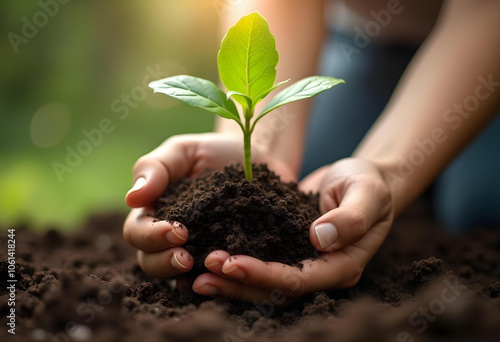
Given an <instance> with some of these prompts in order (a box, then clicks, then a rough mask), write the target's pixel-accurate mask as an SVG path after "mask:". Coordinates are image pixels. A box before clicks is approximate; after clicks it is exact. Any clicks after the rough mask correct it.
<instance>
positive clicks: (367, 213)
mask: <svg viewBox="0 0 500 342" xmlns="http://www.w3.org/2000/svg"><path fill="white" fill-rule="evenodd" d="M323 195H324V196H328V197H332V194H323ZM322 200H323V201H324V202H330V203H334V201H332V200H331V199H330V200H328V199H322ZM331 207H332V206H330V208H331ZM391 208H392V205H391V199H390V194H389V190H388V189H387V188H386V187H383V186H374V184H373V183H372V184H359V183H358V184H357V185H351V186H350V187H349V188H348V189H347V190H346V192H345V194H344V196H343V198H342V199H341V202H340V205H339V206H338V207H336V208H333V209H331V210H329V211H328V212H326V213H325V214H324V215H323V216H321V217H320V218H318V219H317V220H316V221H314V222H313V223H312V225H311V228H310V230H309V238H310V240H311V243H312V244H313V246H314V247H315V248H316V249H318V250H320V251H323V252H331V251H334V250H338V249H341V248H343V247H345V246H348V245H352V244H354V243H356V242H358V241H359V240H360V239H361V238H363V237H364V236H365V234H366V233H367V232H368V231H369V230H370V228H371V227H372V226H373V225H374V224H376V223H377V222H379V221H380V220H382V219H384V218H386V217H388V216H389V215H390V213H391Z"/></svg>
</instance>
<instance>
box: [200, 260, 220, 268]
mask: <svg viewBox="0 0 500 342" xmlns="http://www.w3.org/2000/svg"><path fill="white" fill-rule="evenodd" d="M204 264H205V267H206V268H209V267H214V266H217V265H218V264H220V261H219V260H218V259H215V260H214V261H212V262H211V263H209V264H207V262H206V260H205V263H204Z"/></svg>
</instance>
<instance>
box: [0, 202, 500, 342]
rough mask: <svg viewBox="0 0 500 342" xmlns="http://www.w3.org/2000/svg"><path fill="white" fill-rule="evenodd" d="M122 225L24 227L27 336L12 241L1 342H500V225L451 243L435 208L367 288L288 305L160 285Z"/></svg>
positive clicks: (20, 269) (390, 244) (1, 299)
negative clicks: (197, 294)
mask: <svg viewBox="0 0 500 342" xmlns="http://www.w3.org/2000/svg"><path fill="white" fill-rule="evenodd" d="M123 220H124V215H123V214H104V215H96V216H93V217H91V218H89V220H88V221H87V222H86V223H85V224H84V225H83V226H81V227H79V228H78V229H77V230H75V232H74V233H71V234H61V233H59V232H57V231H56V230H54V229H51V230H48V231H47V232H44V233H36V232H33V231H30V230H29V227H26V226H24V227H21V226H19V227H16V260H17V266H16V273H15V278H16V279H17V280H18V282H17V283H16V292H15V294H16V297H15V301H16V306H15V310H16V312H15V313H16V317H15V319H16V330H15V331H16V335H11V334H9V333H8V332H7V330H8V329H9V327H8V326H7V325H6V323H7V322H8V320H7V318H6V316H7V314H8V312H9V309H10V307H9V306H8V304H7V303H8V298H9V293H8V291H7V285H6V278H7V270H6V268H7V262H6V261H5V260H6V259H7V247H6V243H2V244H1V250H0V257H1V260H2V264H1V267H0V279H1V287H0V315H1V321H0V340H2V341H121V342H123V341H124V342H128V341H148V342H155V341H240V342H241V341H287V342H295V341H315V342H316V341H317V342H322V341H412V340H413V341H498V336H500V335H499V334H500V297H499V294H500V229H497V230H495V231H486V230H479V229H478V230H475V231H474V233H472V234H469V235H467V236H462V237H458V236H451V235H449V234H446V233H444V232H443V231H442V230H441V229H440V227H439V226H437V225H436V224H435V222H434V221H432V219H431V218H430V214H429V211H428V209H427V206H425V205H417V206H414V207H413V208H412V209H411V210H410V211H409V212H408V213H406V214H405V216H403V217H401V218H400V219H399V220H398V221H397V222H396V223H395V225H394V228H393V229H392V231H391V233H390V234H389V237H388V239H387V241H386V242H385V244H384V245H383V246H382V248H381V250H380V252H379V253H378V254H377V256H376V257H375V258H374V259H373V260H372V261H371V262H370V264H369V265H368V267H367V268H366V270H365V272H364V275H363V276H362V278H361V280H360V281H359V283H358V285H356V286H355V287H353V288H351V289H347V290H337V291H330V292H318V293H313V294H311V295H309V296H306V297H305V298H303V299H302V300H300V301H297V302H295V303H294V304H293V305H291V306H289V307H287V308H285V309H278V308H276V307H273V306H272V305H270V303H271V302H270V301H264V302H255V303H249V304H242V303H234V302H230V301H227V300H225V299H222V298H218V299H215V300H211V299H208V300H207V301H205V302H203V303H199V302H200V300H199V299H197V300H195V301H194V302H193V298H192V297H190V296H189V295H188V294H179V292H178V291H177V290H175V289H174V288H173V286H172V283H171V282H170V281H168V280H159V279H149V278H148V277H146V276H145V275H144V274H143V273H142V272H141V270H140V268H139V267H138V266H137V262H136V259H135V250H134V249H133V248H132V247H130V246H128V245H127V244H126V242H125V241H124V240H123V238H122V235H121V229H122V224H123ZM4 228H5V229H6V228H7V227H4ZM9 228H12V227H9ZM499 228H500V227H499ZM6 240H7V238H6V236H5V235H3V236H2V239H1V241H2V242H5V241H6ZM193 303H195V304H193Z"/></svg>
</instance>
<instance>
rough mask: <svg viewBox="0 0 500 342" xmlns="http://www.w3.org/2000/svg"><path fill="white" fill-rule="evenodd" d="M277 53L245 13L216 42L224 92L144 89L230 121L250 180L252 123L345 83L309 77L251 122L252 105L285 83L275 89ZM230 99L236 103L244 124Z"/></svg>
mask: <svg viewBox="0 0 500 342" xmlns="http://www.w3.org/2000/svg"><path fill="white" fill-rule="evenodd" d="M278 59H279V58H278V51H276V43H275V40H274V36H273V35H272V34H271V32H270V31H269V26H268V25H267V22H266V20H265V19H264V18H263V17H261V15H260V14H259V13H258V12H253V13H250V14H248V15H246V16H244V17H243V18H241V19H240V21H238V23H237V24H236V25H234V26H233V27H231V28H230V29H229V30H228V32H227V34H226V36H225V37H224V39H223V40H222V43H221V48H220V50H219V54H218V56H217V61H218V65H219V75H220V78H221V80H222V82H223V83H224V85H225V86H226V88H227V90H228V92H227V94H224V92H223V91H222V90H220V89H219V88H218V87H217V86H216V85H215V84H214V83H212V82H210V81H207V80H204V79H202V78H198V77H193V76H186V75H179V76H172V77H168V78H164V79H162V80H158V81H154V82H151V83H150V84H149V86H150V87H151V88H153V89H154V91H155V92H160V93H164V94H166V95H169V96H171V97H174V98H176V99H178V100H180V101H182V102H184V103H186V104H188V105H190V106H193V107H199V108H203V109H205V110H208V111H210V112H213V113H216V114H218V115H220V116H222V117H224V118H227V119H233V120H235V121H236V122H237V123H238V125H239V126H240V127H241V129H242V131H243V151H244V168H245V177H246V179H247V180H248V181H249V182H251V181H252V164H251V146H250V144H251V135H252V132H253V130H254V128H255V124H256V123H257V122H258V121H259V120H260V119H261V118H262V117H264V116H265V115H266V114H268V113H269V112H271V111H272V110H274V109H276V108H278V107H281V106H283V105H285V104H287V103H290V102H294V101H298V100H302V99H307V98H309V97H313V96H316V95H318V94H319V93H321V92H323V91H325V90H327V89H330V88H331V87H333V86H335V85H337V84H339V83H345V82H344V80H341V79H337V78H333V77H323V76H312V77H307V78H304V79H302V80H300V81H298V82H297V83H295V84H292V85H291V86H289V87H288V88H286V89H285V90H283V91H281V92H280V93H278V94H277V95H276V96H275V97H274V98H273V99H272V100H271V102H269V103H268V105H267V106H266V107H265V108H264V110H263V111H262V113H261V114H260V115H259V116H258V117H257V118H255V120H253V123H252V122H251V119H252V117H253V114H254V110H255V106H256V104H257V103H259V102H260V101H261V100H262V99H263V98H265V97H266V96H267V95H268V94H269V93H270V92H271V91H273V90H274V89H276V88H278V87H279V86H280V85H282V84H284V83H286V82H288V80H286V81H283V82H279V83H277V84H274V81H275V79H276V65H277V64H278ZM231 98H233V99H235V100H236V101H237V102H238V103H240V104H241V107H242V110H243V118H244V120H243V122H242V120H241V119H240V115H239V114H238V110H237V109H236V106H235V104H234V102H233V101H232V100H231Z"/></svg>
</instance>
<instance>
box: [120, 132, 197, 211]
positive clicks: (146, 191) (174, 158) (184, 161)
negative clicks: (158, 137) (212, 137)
mask: <svg viewBox="0 0 500 342" xmlns="http://www.w3.org/2000/svg"><path fill="white" fill-rule="evenodd" d="M188 145H189V144H186V141H185V140H184V139H182V138H179V137H173V138H170V139H167V140H166V141H165V142H164V143H163V144H162V145H160V146H159V147H158V148H156V149H155V150H153V151H152V152H151V153H148V154H146V155H145V156H143V157H141V158H139V160H137V162H136V163H135V165H134V181H133V184H134V185H133V187H132V189H130V190H129V191H128V192H127V195H126V196H125V202H126V203H127V205H128V206H130V207H132V208H138V207H144V206H147V205H149V204H151V203H153V202H154V201H155V200H156V199H158V198H159V197H160V196H161V195H162V194H163V192H164V191H165V188H166V187H167V185H168V184H169V183H170V182H174V181H176V180H177V179H179V178H181V177H182V176H184V175H186V174H187V173H188V172H189V170H190V168H191V166H192V164H193V160H192V155H193V154H192V153H190V151H189V148H188ZM192 145H193V146H194V145H195V144H193V143H192Z"/></svg>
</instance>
